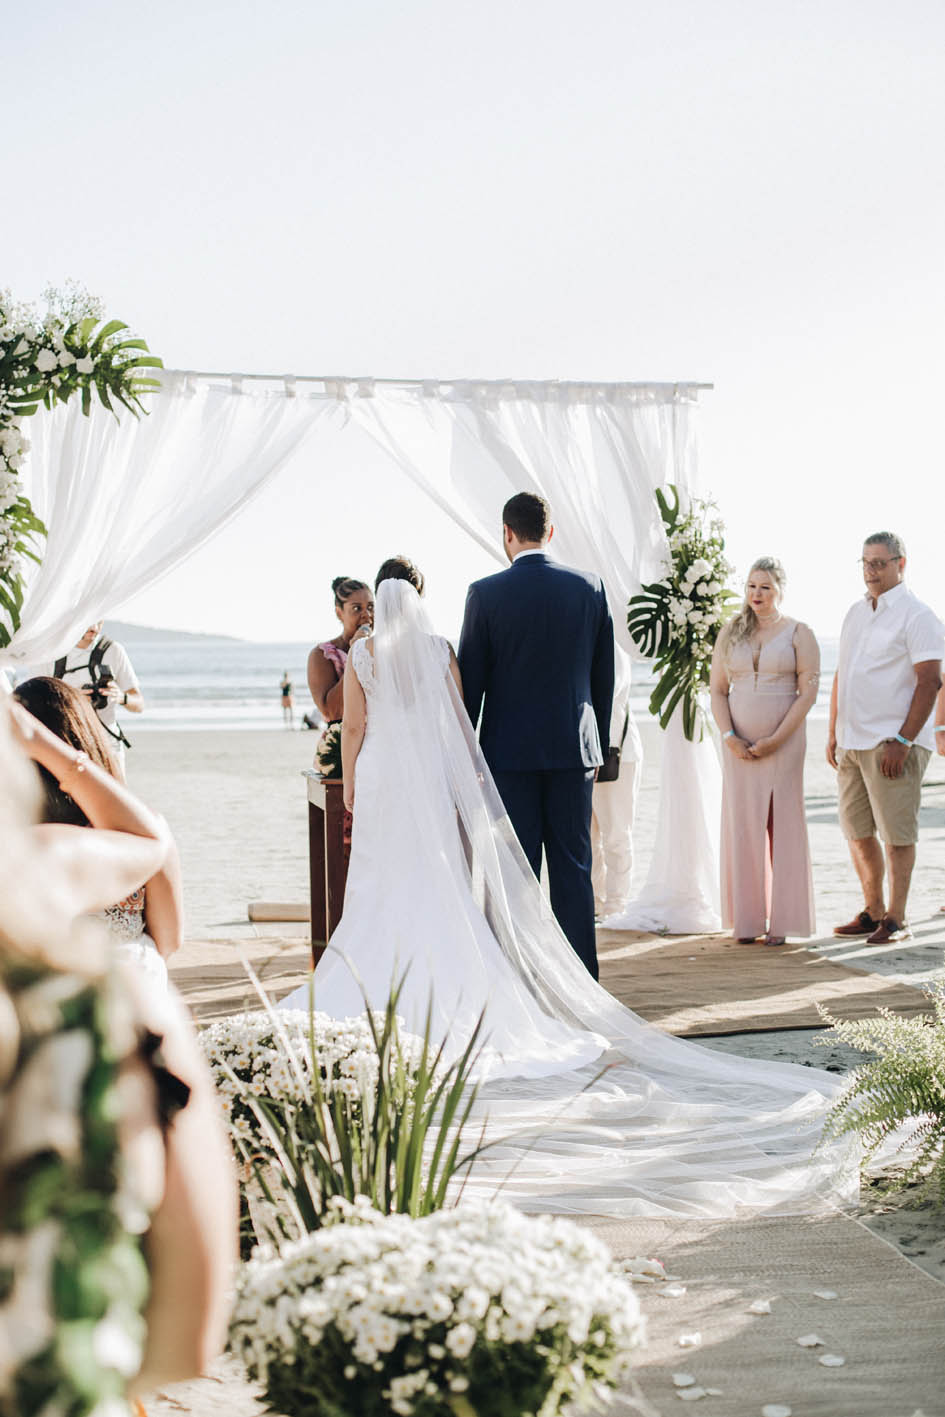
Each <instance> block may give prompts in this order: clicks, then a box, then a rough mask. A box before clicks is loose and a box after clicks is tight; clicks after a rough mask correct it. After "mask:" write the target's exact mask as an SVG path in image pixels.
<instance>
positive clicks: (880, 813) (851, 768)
mask: <svg viewBox="0 0 945 1417" xmlns="http://www.w3.org/2000/svg"><path fill="white" fill-rule="evenodd" d="M884 747H885V745H884V744H883V743H879V744H877V746H876V747H875V748H842V749H840V751H839V752H838V753H837V793H838V798H839V808H840V826H841V828H842V829H843V834H844V836H845V837H847V838H848V839H849V840H852V841H863V840H864V839H865V838H866V837H868V836H876V835H877V834H878V835H879V836H880V837H881V838H882V840H883V841H884V842H885V843H886V845H887V846H914V845H915V844H916V842H917V841H918V840H919V799H920V794H921V788H922V779H923V777H924V776H925V769H926V768H927V767H928V765H929V758H930V757H931V756H932V755H931V753H930V752H929V750H928V748H910V749H909V751H908V753H907V754H906V761H905V764H904V766H903V770H902V777H883V774H882V772H881V771H880V766H879V765H880V760H881V759H882V756H883V749H884Z"/></svg>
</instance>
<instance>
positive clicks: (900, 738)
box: [893, 733, 912, 748]
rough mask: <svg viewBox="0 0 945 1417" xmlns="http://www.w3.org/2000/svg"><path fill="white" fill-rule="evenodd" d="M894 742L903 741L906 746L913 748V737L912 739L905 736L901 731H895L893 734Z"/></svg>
mask: <svg viewBox="0 0 945 1417" xmlns="http://www.w3.org/2000/svg"><path fill="white" fill-rule="evenodd" d="M893 742H894V743H901V744H902V746H903V747H904V748H911V747H912V739H911V738H903V736H902V734H901V733H895V734H893Z"/></svg>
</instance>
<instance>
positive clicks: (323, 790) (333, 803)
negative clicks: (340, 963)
mask: <svg viewBox="0 0 945 1417" xmlns="http://www.w3.org/2000/svg"><path fill="white" fill-rule="evenodd" d="M302 775H303V777H304V778H305V781H306V784H307V787H308V874H309V891H310V894H311V902H312V910H311V921H312V926H311V933H312V963H313V965H314V964H317V963H318V961H319V959H320V958H321V956H322V955H323V953H324V951H325V945H326V944H327V943H328V941H329V940H330V939H331V937H332V935H333V933H334V930H335V926H336V925H337V924H338V921H339V920H340V919H341V912H342V909H343V908H344V899H345V882H346V880H347V877H348V854H347V851H346V849H345V837H344V828H345V808H344V801H343V800H342V786H343V784H342V781H341V778H325V777H322V776H321V775H320V774H319V773H317V772H315V771H314V770H313V769H312V768H306V770H305V771H304V772H303V774H302Z"/></svg>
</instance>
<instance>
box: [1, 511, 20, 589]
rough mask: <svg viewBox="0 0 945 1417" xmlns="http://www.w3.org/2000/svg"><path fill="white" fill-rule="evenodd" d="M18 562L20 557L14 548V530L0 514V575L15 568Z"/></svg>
mask: <svg viewBox="0 0 945 1417" xmlns="http://www.w3.org/2000/svg"><path fill="white" fill-rule="evenodd" d="M19 562H20V557H19V555H18V554H17V550H16V532H15V531H14V530H13V527H12V526H10V524H9V523H8V522H5V521H4V520H3V517H2V516H0V576H3V575H4V573H5V572H7V571H11V570H15V569H16V567H17V566H18V565H19Z"/></svg>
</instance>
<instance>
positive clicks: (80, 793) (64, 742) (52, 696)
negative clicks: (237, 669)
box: [13, 678, 183, 990]
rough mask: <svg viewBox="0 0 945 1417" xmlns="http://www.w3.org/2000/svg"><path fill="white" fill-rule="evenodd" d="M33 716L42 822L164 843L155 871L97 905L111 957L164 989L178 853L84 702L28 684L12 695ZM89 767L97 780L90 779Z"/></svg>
mask: <svg viewBox="0 0 945 1417" xmlns="http://www.w3.org/2000/svg"><path fill="white" fill-rule="evenodd" d="M13 697H14V699H15V700H16V702H17V703H18V704H19V705H21V706H22V708H24V709H26V710H27V712H28V713H29V714H30V715H31V718H30V727H31V730H32V732H31V737H30V739H29V741H28V744H27V750H28V751H29V753H30V756H31V757H32V758H33V760H34V761H35V763H36V765H37V767H38V768H39V771H40V777H41V779H42V786H43V808H42V819H43V821H44V822H46V823H54V824H56V825H57V826H58V827H68V828H69V831H70V833H71V831H72V829H73V828H75V827H85V828H97V829H99V830H100V831H105V830H107V831H114V830H116V827H115V826H114V821H113V819H114V820H115V821H123V820H125V819H126V818H127V821H128V823H129V825H128V826H126V827H124V828H117V829H118V830H122V829H123V830H126V831H130V832H137V834H138V835H140V836H146V835H149V834H150V835H155V836H157V837H159V838H160V839H161V841H162V843H163V847H164V854H163V860H162V862H161V864H160V866H159V867H158V868H157V869H156V870H153V871H149V872H148V873H147V874H142V876H141V879H140V880H138V881H136V882H135V883H134V885H133V887H132V888H131V889H130V890H129V891H128V893H127V894H126V895H124V896H123V897H122V898H121V899H120V900H118V901H110V902H103V904H102V907H101V908H100V909H99V911H98V918H99V919H100V920H101V921H102V922H103V923H104V925H105V926H106V928H107V930H108V932H109V934H110V935H111V937H112V940H113V942H114V944H115V947H116V952H117V953H118V954H119V955H120V956H122V957H123V958H125V959H127V960H129V961H130V962H131V963H133V964H134V965H136V966H137V967H138V968H139V969H140V970H141V971H142V972H143V973H144V975H145V976H146V977H147V979H148V982H149V983H152V984H154V985H156V986H157V987H158V988H159V989H161V990H163V989H165V988H166V987H167V964H166V961H167V960H168V959H169V958H170V956H171V955H172V954H174V952H175V951H176V950H178V949H179V948H180V945H181V943H182V939H183V906H182V899H181V886H180V866H179V863H178V857H177V848H176V846H175V845H174V841H173V839H172V838H171V836H170V833H169V832H168V830H167V826H166V824H165V823H164V822H163V821H162V819H161V818H160V817H157V816H156V815H155V814H154V813H153V812H151V811H149V809H148V808H147V807H145V806H144V804H143V803H141V802H139V801H138V800H137V798H135V797H132V796H131V794H130V793H129V792H128V790H127V788H125V787H124V786H118V785H117V784H118V783H119V782H120V779H119V777H118V773H117V772H116V770H115V764H114V759H113V758H112V755H111V753H110V752H109V750H108V746H107V742H106V739H105V734H104V731H103V730H102V727H101V725H100V723H99V722H98V719H97V718H96V716H95V714H94V713H93V712H92V710H91V708H90V706H89V703H88V700H87V699H86V698H85V697H83V695H82V694H81V693H79V691H78V689H73V688H72V687H71V686H70V685H69V684H66V683H64V681H63V680H62V679H51V678H35V679H27V680H26V681H25V682H24V683H22V684H19V685H17V687H16V689H14V691H13ZM92 765H94V766H95V767H96V768H100V769H101V772H100V773H99V772H96V773H94V774H93V773H92V772H91V771H89V769H90V767H91V766H92Z"/></svg>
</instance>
